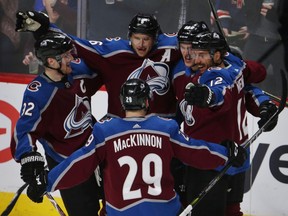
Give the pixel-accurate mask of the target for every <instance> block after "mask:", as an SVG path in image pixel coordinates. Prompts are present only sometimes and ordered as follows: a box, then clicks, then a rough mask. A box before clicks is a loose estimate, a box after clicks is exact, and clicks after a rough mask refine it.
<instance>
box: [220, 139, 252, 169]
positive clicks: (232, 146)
mask: <svg viewBox="0 0 288 216" xmlns="http://www.w3.org/2000/svg"><path fill="white" fill-rule="evenodd" d="M221 145H223V146H226V148H227V150H228V157H229V161H230V162H231V163H232V166H234V167H241V166H242V165H243V164H244V162H245V160H246V159H247V151H246V149H244V148H243V147H242V146H239V145H237V144H236V143H235V142H233V141H231V140H226V141H223V142H222V143H221Z"/></svg>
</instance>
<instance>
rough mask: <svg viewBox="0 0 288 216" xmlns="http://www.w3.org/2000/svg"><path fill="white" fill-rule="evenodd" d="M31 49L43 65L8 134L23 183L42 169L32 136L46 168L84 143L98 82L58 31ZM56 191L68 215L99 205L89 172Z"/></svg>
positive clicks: (75, 215) (89, 212) (94, 209)
mask: <svg viewBox="0 0 288 216" xmlns="http://www.w3.org/2000/svg"><path fill="white" fill-rule="evenodd" d="M35 52H36V56H37V58H38V59H39V61H40V62H41V63H42V65H43V66H44V68H45V71H44V72H43V73H42V74H40V75H39V76H37V77H36V78H35V79H34V80H33V81H32V82H31V83H30V84H28V86H27V88H26V90H25V92H24V97H23V102H22V107H21V116H20V118H19V120H18V121H17V124H16V128H15V131H14V135H13V137H12V140H11V151H12V155H13V157H14V159H15V160H16V161H17V162H19V163H20V164H21V178H22V179H23V180H24V181H25V182H27V183H31V181H33V180H34V179H35V176H36V175H38V174H39V173H41V172H42V171H43V170H44V163H45V161H44V157H43V156H42V155H41V154H40V153H39V152H37V143H36V142H37V141H38V142H39V143H41V144H42V146H43V148H44V150H45V156H46V160H47V164H48V167H49V169H52V168H53V167H54V166H56V165H57V164H58V163H59V162H61V161H63V160H64V159H65V158H67V157H68V156H69V155H71V154H72V153H73V152H74V151H76V150H77V149H79V148H80V147H82V146H83V145H84V144H85V143H86V141H87V139H88V137H89V136H90V134H91V132H92V129H93V125H94V123H95V120H94V118H93V116H92V113H91V97H92V95H93V94H94V93H95V92H96V91H97V90H98V89H99V88H100V87H101V85H102V82H101V79H99V76H98V75H97V73H95V72H94V71H92V70H90V69H89V68H88V67H87V66H86V65H85V64H84V62H83V61H82V60H81V59H79V58H76V59H75V58H74V54H75V47H74V45H73V44H72V41H71V39H70V38H68V37H67V36H65V35H63V34H60V33H52V32H51V33H48V34H46V35H44V36H43V37H41V38H40V39H39V40H37V41H36V43H35ZM39 143H38V144H39ZM60 193H61V197H62V199H63V202H64V205H65V208H66V210H67V212H68V214H69V216H79V215H85V216H89V215H90V216H92V215H93V216H95V212H97V211H98V210H99V202H98V200H99V197H98V196H99V194H100V190H99V187H98V186H97V182H96V178H95V175H94V174H93V173H91V174H90V176H89V177H87V179H86V181H85V182H83V183H82V184H81V185H79V186H76V187H73V188H70V189H65V190H64V189H63V190H60ZM37 202H42V199H39V200H38V201H37Z"/></svg>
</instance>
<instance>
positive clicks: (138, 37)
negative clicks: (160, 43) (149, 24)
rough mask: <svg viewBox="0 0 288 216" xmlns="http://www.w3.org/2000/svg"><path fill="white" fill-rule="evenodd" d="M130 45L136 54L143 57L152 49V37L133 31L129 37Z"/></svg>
mask: <svg viewBox="0 0 288 216" xmlns="http://www.w3.org/2000/svg"><path fill="white" fill-rule="evenodd" d="M130 41H131V46H132V48H133V49H134V50H135V52H136V53H137V55H138V56H140V57H145V56H146V55H147V54H148V53H149V52H150V51H151V49H152V47H153V44H154V38H153V37H151V36H149V35H146V34H141V33H133V34H132V35H131V37H130Z"/></svg>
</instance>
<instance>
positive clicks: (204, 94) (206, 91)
mask: <svg viewBox="0 0 288 216" xmlns="http://www.w3.org/2000/svg"><path fill="white" fill-rule="evenodd" d="M184 96H185V100H186V101H187V104H188V105H195V106H199V107H202V108H205V107H208V106H209V105H210V104H211V103H212V100H213V92H212V91H211V89H210V88H209V87H208V86H206V85H201V84H196V85H194V84H193V83H188V84H187V85H186V87H185V93H184Z"/></svg>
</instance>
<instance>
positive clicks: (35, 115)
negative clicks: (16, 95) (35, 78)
mask: <svg viewBox="0 0 288 216" xmlns="http://www.w3.org/2000/svg"><path fill="white" fill-rule="evenodd" d="M40 112H41V105H40V103H39V101H38V100H37V98H35V97H34V96H32V95H31V94H28V93H27V90H26V93H24V97H23V102H22V107H21V111H20V118H19V119H18V121H17V124H16V127H15V129H14V133H13V136H12V139H11V143H10V148H11V153H12V156H13V157H14V159H15V160H16V161H17V162H18V161H19V160H20V157H21V156H22V155H23V154H25V153H27V152H31V151H34V150H37V146H36V140H37V139H38V138H39V137H41V132H40V130H39V131H38V130H37V133H36V132H35V131H36V128H37V126H38V125H39V124H38V123H39V121H40V119H41V118H40Z"/></svg>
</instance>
